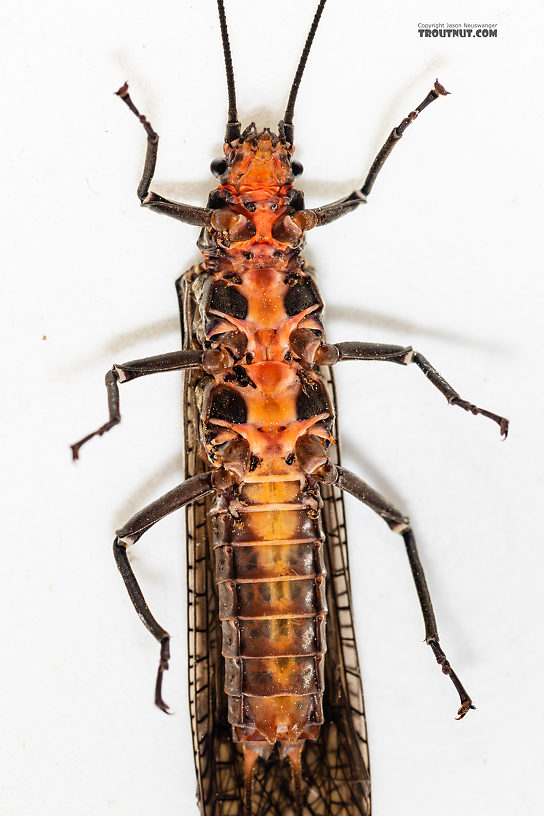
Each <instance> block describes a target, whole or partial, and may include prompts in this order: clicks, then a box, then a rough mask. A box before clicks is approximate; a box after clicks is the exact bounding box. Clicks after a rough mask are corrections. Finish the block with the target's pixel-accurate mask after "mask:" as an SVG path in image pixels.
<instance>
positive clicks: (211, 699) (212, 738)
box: [176, 268, 242, 816]
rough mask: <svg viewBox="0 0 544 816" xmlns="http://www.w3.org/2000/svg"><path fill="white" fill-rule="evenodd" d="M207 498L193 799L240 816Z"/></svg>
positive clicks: (194, 447) (188, 471)
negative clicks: (195, 787) (195, 794)
mask: <svg viewBox="0 0 544 816" xmlns="http://www.w3.org/2000/svg"><path fill="white" fill-rule="evenodd" d="M194 274H195V268H193V269H190V270H189V271H188V272H187V273H186V274H185V275H183V276H182V277H181V278H179V279H178V281H176V288H177V292H178V298H179V303H180V312H181V315H182V323H183V325H182V339H183V348H195V347H198V345H197V344H196V342H195V341H194V337H193V332H192V326H193V316H194V304H193V301H192V297H191V293H190V283H191V279H192V277H193V275H194ZM201 376H202V375H201V374H200V372H198V371H197V372H194V371H188V372H187V373H186V375H185V378H184V389H183V401H184V428H185V476H186V478H188V477H190V476H193V475H195V474H198V473H202V472H203V471H204V470H206V466H205V463H204V461H203V460H202V457H201V456H200V453H199V440H198V410H197V406H196V403H195V395H194V392H195V387H196V385H197V384H198V380H199V378H200V377H201ZM209 508H210V499H209V498H208V497H207V498H205V499H201V500H200V501H197V502H193V504H192V505H190V506H189V507H187V509H186V522H187V626H188V632H187V641H188V650H189V665H188V669H189V709H190V715H191V728H192V733H193V751H194V757H195V766H196V773H197V799H198V802H199V806H200V811H201V813H202V816H219V815H220V814H221V816H238V814H240V816H241V807H240V789H241V780H242V776H241V769H240V767H239V762H236V758H235V755H236V753H237V752H236V748H235V747H234V745H233V743H232V739H231V727H230V725H229V723H228V721H227V701H226V697H225V694H224V692H223V678H224V674H223V672H224V660H223V658H222V655H221V628H220V623H219V614H218V608H217V606H218V601H217V591H216V586H215V581H214V570H213V561H212V554H213V553H212V547H211V529H210V526H209V522H208V519H209V512H208V511H209Z"/></svg>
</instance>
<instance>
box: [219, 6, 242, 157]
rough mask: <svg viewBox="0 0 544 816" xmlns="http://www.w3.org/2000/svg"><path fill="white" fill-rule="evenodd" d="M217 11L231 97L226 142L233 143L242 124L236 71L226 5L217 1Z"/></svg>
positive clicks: (228, 91) (228, 90) (229, 95)
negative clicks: (239, 118) (238, 109)
mask: <svg viewBox="0 0 544 816" xmlns="http://www.w3.org/2000/svg"><path fill="white" fill-rule="evenodd" d="M217 10H218V12H219V25H220V26H221V41H222V43H223V54H224V55H225V70H226V72H227V93H228V97H229V112H228V118H227V129H226V132H225V141H226V142H232V141H234V140H235V139H237V138H238V137H239V135H240V122H239V121H238V113H237V112H236V89H235V87H234V71H233V70H232V57H231V53H230V42H229V32H228V29H227V18H226V16H225V4H224V2H223V0H217Z"/></svg>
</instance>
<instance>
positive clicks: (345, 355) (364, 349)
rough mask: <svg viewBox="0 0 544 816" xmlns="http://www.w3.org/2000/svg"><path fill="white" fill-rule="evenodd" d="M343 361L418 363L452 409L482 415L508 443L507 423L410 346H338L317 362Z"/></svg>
mask: <svg viewBox="0 0 544 816" xmlns="http://www.w3.org/2000/svg"><path fill="white" fill-rule="evenodd" d="M342 360H385V361H387V362H391V363H400V364H401V365H408V363H415V364H416V365H417V367H418V368H420V369H421V371H423V373H424V374H425V376H426V377H427V379H428V380H429V381H430V382H431V383H432V384H433V385H434V387H435V388H438V390H439V391H440V392H441V393H442V394H443V395H444V396H445V397H446V399H447V400H448V402H449V404H450V405H458V406H459V407H460V408H463V409H464V410H465V411H470V413H472V414H481V415H482V416H485V417H487V418H488V419H491V420H493V422H496V423H497V425H498V426H499V429H500V432H501V434H502V436H503V438H504V439H506V437H507V436H508V420H507V419H505V418H504V417H501V416H498V415H497V414H492V413H491V411H486V410H485V409H484V408H478V406H477V405H473V404H472V403H471V402H468V401H467V400H464V399H462V398H461V397H460V396H459V394H458V393H457V391H455V390H454V389H453V388H452V387H451V385H450V384H449V383H448V382H446V380H445V379H444V377H442V375H441V374H439V373H438V371H437V370H436V368H434V367H433V366H432V365H431V364H430V363H429V361H428V360H426V359H425V357H424V356H423V355H422V354H420V353H419V352H418V351H414V350H413V349H412V347H411V346H391V345H387V344H385V343H358V342H347V343H335V344H330V345H326V346H323V347H322V348H321V349H318V350H317V352H316V356H315V361H316V363H318V364H319V365H333V364H334V363H336V362H341V361H342Z"/></svg>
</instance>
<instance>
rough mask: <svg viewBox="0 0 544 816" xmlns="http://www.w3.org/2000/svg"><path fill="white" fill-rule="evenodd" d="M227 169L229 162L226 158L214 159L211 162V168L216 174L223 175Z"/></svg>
mask: <svg viewBox="0 0 544 816" xmlns="http://www.w3.org/2000/svg"><path fill="white" fill-rule="evenodd" d="M226 169H227V162H226V161H225V159H214V160H213V161H212V163H211V164H210V170H211V171H212V173H213V175H214V176H216V177H217V176H222V175H223V173H224V172H225V171H226Z"/></svg>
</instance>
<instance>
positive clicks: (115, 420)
mask: <svg viewBox="0 0 544 816" xmlns="http://www.w3.org/2000/svg"><path fill="white" fill-rule="evenodd" d="M202 357H203V352H202V351H199V350H196V349H195V350H193V349H189V350H187V351H173V352H171V353H169V354H159V355H157V356H156V357H144V358H143V359H141V360H131V361H130V362H129V363H123V364H122V365H114V366H113V368H112V369H111V371H108V373H107V374H106V391H107V393H108V412H109V419H108V421H107V422H105V423H104V424H103V425H101V426H100V428H98V429H97V430H96V431H93V432H92V433H90V434H87V436H84V437H83V439H80V440H79V442H76V443H75V444H73V445H71V446H70V447H71V448H72V458H73V459H74V460H75V459H79V449H80V448H81V446H82V445H84V444H85V443H86V442H88V441H89V439H92V438H93V436H102V434H105V433H106V432H107V431H109V430H111V429H112V428H114V427H115V425H118V424H119V423H120V422H121V412H120V408H119V385H118V384H119V383H123V382H128V380H134V379H136V377H144V376H146V375H147V374H156V373H159V372H161V371H180V370H181V369H184V368H196V367H198V366H200V365H202Z"/></svg>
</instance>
